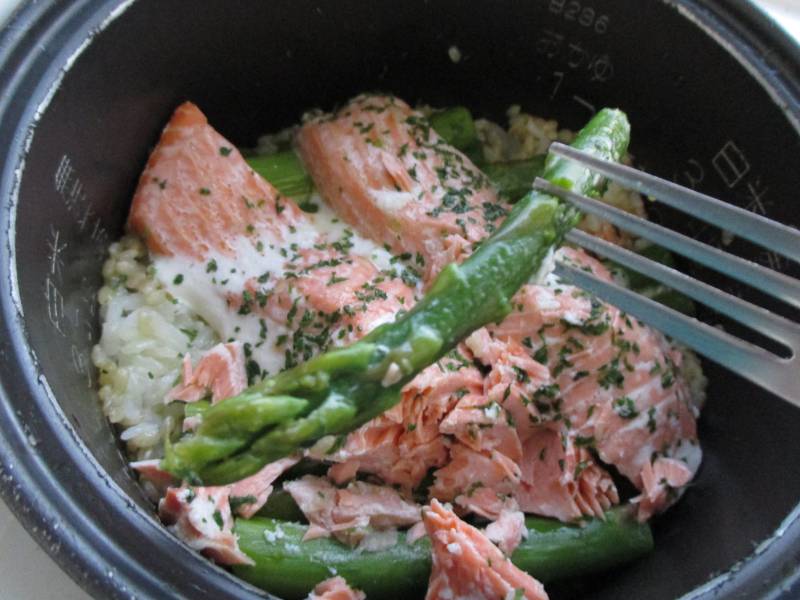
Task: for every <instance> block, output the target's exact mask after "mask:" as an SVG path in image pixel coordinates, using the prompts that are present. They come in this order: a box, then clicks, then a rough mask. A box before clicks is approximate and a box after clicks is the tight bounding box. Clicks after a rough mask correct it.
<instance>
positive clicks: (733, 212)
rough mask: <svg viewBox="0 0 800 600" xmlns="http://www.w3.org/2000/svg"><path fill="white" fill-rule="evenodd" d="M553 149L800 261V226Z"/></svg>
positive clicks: (561, 147) (559, 147)
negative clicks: (792, 225) (790, 224)
mask: <svg viewBox="0 0 800 600" xmlns="http://www.w3.org/2000/svg"><path fill="white" fill-rule="evenodd" d="M550 152H552V153H553V154H555V155H558V156H563V157H564V158H568V159H569V160H574V161H577V162H579V163H581V164H583V165H585V166H587V167H590V168H591V169H592V170H593V171H596V172H597V173H600V174H602V175H605V176H606V177H608V178H609V179H612V180H614V181H616V182H617V183H619V184H621V185H622V186H624V187H627V188H630V189H632V190H635V191H637V192H639V193H641V194H645V195H647V196H653V197H654V198H656V199H657V200H659V201H661V202H663V203H664V204H666V205H668V206H671V207H673V208H676V209H678V210H680V211H682V212H685V213H687V214H690V215H692V216H693V217H697V218H698V219H701V220H703V221H705V222H706V223H711V224H712V225H716V226H717V227H721V228H722V229H725V230H727V231H730V232H732V233H735V234H736V235H738V236H740V237H743V238H745V239H748V240H750V241H751V242H755V243H756V244H758V245H760V246H763V247H765V248H768V249H770V250H773V251H774V252H777V253H779V254H782V255H784V256H786V257H787V258H790V259H792V260H794V261H797V262H800V231H798V230H797V229H793V228H792V227H788V226H787V225H783V224H782V223H777V222H775V221H772V220H770V219H767V218H766V217H762V216H761V215H758V214H756V213H753V212H751V211H749V210H745V209H743V208H739V207H738V206H733V205H732V204H728V203H727V202H722V201H721V200H718V199H716V198H712V197H711V196H706V195H705V194H701V193H699V192H695V191H694V190H689V189H687V188H685V187H683V186H680V185H678V184H675V183H672V182H671V181H666V180H664V179H661V178H659V177H655V176H653V175H650V174H648V173H644V172H642V171H638V170H636V169H633V168H631V167H627V166H625V165H621V164H619V163H614V162H609V161H605V160H602V159H598V158H597V157H595V156H591V155H590V154H586V153H584V152H580V151H579V150H575V149H574V148H570V147H569V146H565V145H564V144H560V143H557V142H556V143H553V144H552V145H551V146H550Z"/></svg>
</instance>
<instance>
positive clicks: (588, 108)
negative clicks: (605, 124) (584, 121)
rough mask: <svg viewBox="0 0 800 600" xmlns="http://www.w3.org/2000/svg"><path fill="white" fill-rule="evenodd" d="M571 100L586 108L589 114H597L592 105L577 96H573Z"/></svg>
mask: <svg viewBox="0 0 800 600" xmlns="http://www.w3.org/2000/svg"><path fill="white" fill-rule="evenodd" d="M572 99H573V100H574V101H575V102H577V103H578V104H580V105H581V106H583V107H584V108H586V109H587V110H588V111H589V112H590V113H591V114H595V113H596V112H597V109H596V108H595V106H594V104H592V103H591V102H589V101H588V100H587V99H586V98H581V97H580V96H578V94H575V95H574V96H572Z"/></svg>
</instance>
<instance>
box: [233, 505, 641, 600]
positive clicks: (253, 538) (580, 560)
mask: <svg viewBox="0 0 800 600" xmlns="http://www.w3.org/2000/svg"><path fill="white" fill-rule="evenodd" d="M525 524H526V526H527V528H528V539H527V540H524V541H523V542H522V543H521V544H520V545H519V547H518V548H517V549H516V551H515V552H514V554H513V555H512V556H511V560H512V561H513V562H514V564H516V565H517V566H518V567H519V568H521V569H523V570H525V571H527V572H529V573H530V574H531V575H533V576H534V577H536V578H537V579H540V580H542V581H545V582H551V581H554V580H558V579H564V578H568V577H576V576H580V575H586V574H589V573H596V572H599V571H602V570H604V569H607V568H609V567H613V566H615V565H619V564H622V563H625V562H629V561H631V560H634V559H636V558H638V557H640V556H642V555H644V554H646V553H648V552H650V551H651V550H652V548H653V538H652V534H651V532H650V527H649V526H648V525H647V524H646V523H638V522H637V521H636V519H635V518H634V517H633V515H632V514H631V513H630V511H629V510H628V507H625V508H617V509H613V510H611V511H609V512H608V513H607V514H606V518H605V520H602V521H601V520H599V519H593V520H590V521H588V522H587V523H586V524H585V525H584V526H578V525H565V524H563V523H560V522H558V521H555V520H552V519H544V518H539V517H528V518H527V519H526V521H525ZM306 529H307V526H305V525H299V524H297V523H287V522H285V521H278V520H274V519H265V518H254V519H251V520H249V521H246V520H243V519H238V520H237V521H236V527H235V533H236V534H238V535H239V548H241V550H242V551H243V552H244V553H245V554H247V555H248V556H249V557H250V558H252V559H253V560H254V561H255V563H256V564H255V565H254V566H237V567H234V572H235V573H236V575H238V576H239V577H241V578H242V579H245V580H246V581H249V582H250V583H252V584H254V585H256V586H258V587H262V588H264V589H265V590H268V591H270V592H272V593H273V594H277V595H278V596H280V597H282V598H286V599H287V600H290V599H292V598H305V596H306V594H308V591H309V589H311V588H312V587H313V586H314V585H316V584H317V583H319V582H320V581H322V580H324V579H327V578H328V577H331V574H332V573H333V572H336V573H338V574H339V575H341V576H343V577H344V578H345V579H346V580H347V582H348V583H349V584H350V585H352V586H353V587H356V588H359V589H361V590H363V591H365V592H366V593H367V597H368V598H375V599H376V600H377V599H379V598H413V597H416V595H419V596H420V597H421V593H422V592H424V587H425V585H426V583H427V581H428V577H429V575H430V569H431V548H430V541H429V540H428V538H423V539H421V540H418V541H417V542H414V543H413V544H409V543H407V542H406V541H405V534H403V533H400V534H398V543H397V544H396V545H394V546H392V547H390V548H387V549H384V550H379V551H377V552H357V551H355V550H353V549H352V548H350V547H348V546H345V545H343V544H341V543H339V542H338V541H336V540H332V539H316V540H310V541H307V542H303V541H302V539H303V535H304V534H305V532H306Z"/></svg>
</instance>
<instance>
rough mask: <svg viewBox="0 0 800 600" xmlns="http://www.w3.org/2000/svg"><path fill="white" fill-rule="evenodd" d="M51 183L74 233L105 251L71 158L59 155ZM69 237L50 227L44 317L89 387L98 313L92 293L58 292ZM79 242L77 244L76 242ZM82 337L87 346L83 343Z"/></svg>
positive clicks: (104, 232) (105, 240) (100, 226)
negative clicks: (65, 341)
mask: <svg viewBox="0 0 800 600" xmlns="http://www.w3.org/2000/svg"><path fill="white" fill-rule="evenodd" d="M53 185H54V188H55V191H56V193H57V194H58V195H59V197H60V198H61V200H62V201H63V202H64V207H65V208H66V210H67V212H68V213H69V215H70V216H71V217H72V218H73V219H74V223H75V225H76V229H77V233H78V234H80V235H81V236H82V237H83V238H84V239H88V240H91V241H92V242H94V244H95V245H96V247H97V251H98V252H102V253H104V252H105V251H106V244H107V243H108V240H109V234H108V231H107V229H106V228H105V227H104V226H103V223H102V221H101V219H100V217H99V216H98V215H97V214H96V213H95V212H94V209H93V208H92V205H91V202H90V201H89V197H88V194H87V191H86V188H85V187H84V185H83V181H82V180H81V178H80V176H79V175H78V172H77V169H76V168H75V166H74V163H73V162H72V159H71V158H70V157H69V155H67V154H62V155H61V158H60V159H59V161H58V165H57V166H56V169H55V171H54V172H53ZM68 237H69V236H68V235H67V234H65V232H64V230H63V229H59V228H56V227H55V226H52V225H51V226H50V233H49V236H48V238H47V240H46V243H47V259H48V267H49V268H48V273H47V276H46V277H45V281H44V288H45V290H44V294H45V297H46V299H47V318H48V320H49V321H50V323H51V325H52V326H53V328H54V329H55V330H56V332H58V334H60V335H62V336H64V337H68V338H69V339H70V341H71V342H72V343H71V344H70V364H71V366H72V368H73V370H74V372H75V374H76V375H78V376H80V377H81V378H82V379H83V380H84V381H85V382H86V386H87V387H88V388H92V387H93V385H94V381H93V380H94V372H93V369H92V367H91V360H90V355H89V352H88V351H86V349H85V348H86V347H89V346H91V343H92V341H93V339H94V337H93V333H94V323H95V317H96V314H97V311H96V306H95V301H94V296H92V295H91V294H90V295H88V296H86V295H84V296H82V297H77V296H75V295H72V296H70V297H69V300H67V299H66V298H65V296H64V294H63V293H62V292H61V285H62V284H63V281H64V271H65V269H66V265H68V264H69V260H68V257H67V251H68V249H69V244H68V242H67V241H66V239H67V238H68ZM78 245H80V244H78ZM81 283H82V285H80V286H79V289H89V286H90V285H91V283H90V282H88V281H85V282H81ZM84 340H85V343H86V344H87V346H84Z"/></svg>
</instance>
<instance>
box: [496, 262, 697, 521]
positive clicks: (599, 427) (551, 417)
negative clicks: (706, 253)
mask: <svg viewBox="0 0 800 600" xmlns="http://www.w3.org/2000/svg"><path fill="white" fill-rule="evenodd" d="M559 252H561V253H562V255H563V257H564V259H566V260H570V261H572V262H574V263H575V264H576V265H578V266H579V267H581V268H585V269H589V270H591V271H592V272H593V273H594V274H595V275H596V276H598V277H601V278H604V279H606V280H610V279H611V275H610V273H609V272H608V270H607V269H606V268H605V267H604V266H603V265H602V264H600V263H599V262H598V261H596V260H595V259H593V258H591V257H590V256H588V255H587V254H586V253H585V252H583V251H580V250H571V249H562V250H561V251H559ZM516 301H517V304H518V310H516V311H514V312H513V313H512V314H511V315H510V316H509V317H508V318H506V319H505V320H504V321H503V322H502V323H501V324H499V325H493V326H490V327H488V328H487V329H488V330H489V332H490V334H491V336H492V337H494V338H496V339H499V340H514V341H516V342H518V343H521V344H522V345H523V346H524V347H525V348H526V349H527V351H528V352H529V354H530V356H531V357H533V358H535V359H536V360H538V361H539V362H542V363H543V364H545V365H547V367H548V368H549V370H550V373H551V374H552V377H553V383H552V384H550V385H548V386H544V387H541V388H540V389H539V390H537V391H536V392H535V393H534V394H533V395H532V396H531V397H530V402H531V404H532V405H534V406H535V407H536V408H537V410H538V411H539V419H540V421H541V422H542V423H547V424H549V425H550V426H551V427H552V426H554V425H555V426H557V427H558V428H559V429H560V435H562V437H564V438H567V439H569V440H571V443H573V444H575V445H578V446H581V447H584V448H591V449H594V450H595V451H596V452H597V454H598V456H599V457H600V459H601V460H602V461H603V462H605V463H608V464H611V465H614V466H615V467H616V468H617V469H618V470H619V472H620V473H622V474H623V475H625V476H626V477H628V478H629V479H630V480H631V481H632V482H633V483H634V485H635V486H636V487H637V488H639V489H640V490H641V489H644V480H643V473H644V472H645V470H646V469H650V468H652V466H653V464H654V463H655V461H657V460H658V459H659V458H668V459H674V460H676V461H678V462H680V463H681V464H683V466H684V467H685V469H686V471H687V472H688V473H689V474H690V477H689V479H690V478H691V476H693V475H694V473H695V472H696V471H697V468H698V467H699V464H700V460H701V456H702V454H701V451H700V446H699V443H698V440H697V427H696V418H697V415H698V409H697V407H696V405H695V404H694V400H693V398H692V394H691V391H690V389H689V386H688V384H687V382H686V380H685V379H684V378H683V377H682V375H681V372H680V366H681V361H682V354H681V352H680V351H679V350H678V349H676V348H675V347H674V346H671V345H670V344H669V343H668V342H667V340H666V339H665V338H664V336H663V335H662V334H661V333H659V332H657V331H655V330H653V329H651V328H649V327H647V326H645V325H643V324H642V323H640V322H638V321H637V320H636V319H634V318H632V317H629V316H627V315H625V314H624V313H622V312H621V311H619V310H618V309H616V308H614V307H612V306H609V305H607V304H605V303H602V302H600V301H598V300H596V299H594V298H593V297H591V296H590V295H589V294H587V293H586V292H583V291H582V290H580V289H578V288H575V287H573V286H569V285H564V284H561V283H558V282H556V283H553V284H552V285H548V286H527V287H525V288H523V289H522V290H521V292H520V293H519V294H518V295H517V297H516ZM582 461H583V459H579V460H578V463H581V462H582ZM589 464H591V463H589ZM595 472H596V471H595ZM596 473H597V477H599V479H598V481H602V480H603V476H602V475H601V474H600V473H599V472H596ZM592 477H593V479H594V478H595V476H594V475H593V476H592ZM675 480H676V481H677V480H686V481H688V479H687V478H686V476H685V474H684V475H682V476H680V477H676V478H675ZM609 491H610V489H609ZM656 496H657V498H658V500H657V501H656V500H655V498H656ZM667 496H668V495H664V494H657V495H654V496H653V500H651V501H649V503H648V507H647V508H646V509H644V510H643V512H642V513H641V515H640V516H641V517H642V518H644V517H645V516H647V515H649V514H652V513H653V512H654V511H658V510H662V509H663V508H665V507H666V506H668V504H669V502H668V498H667ZM669 496H670V497H672V498H673V499H674V498H675V497H676V496H677V495H676V494H669ZM604 497H605V498H608V499H610V498H611V497H612V496H608V495H606V494H601V495H599V496H597V500H599V501H600V502H601V503H602V502H603V498H604ZM654 502H655V503H654Z"/></svg>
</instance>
